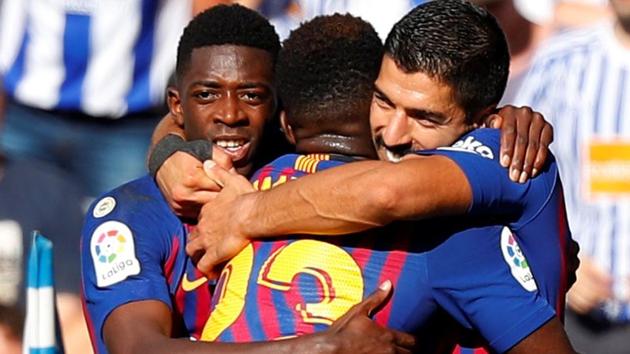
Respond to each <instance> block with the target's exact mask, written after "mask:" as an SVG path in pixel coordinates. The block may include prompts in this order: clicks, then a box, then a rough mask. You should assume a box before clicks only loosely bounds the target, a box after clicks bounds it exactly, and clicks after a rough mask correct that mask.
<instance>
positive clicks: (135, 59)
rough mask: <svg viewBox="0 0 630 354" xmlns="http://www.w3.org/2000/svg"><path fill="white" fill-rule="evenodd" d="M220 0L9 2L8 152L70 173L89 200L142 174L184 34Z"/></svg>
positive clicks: (5, 24) (5, 41)
mask: <svg viewBox="0 0 630 354" xmlns="http://www.w3.org/2000/svg"><path fill="white" fill-rule="evenodd" d="M193 2H194V3H193ZM218 2H226V1H221V0H161V1H160V0H125V1H101V0H65V1H23V0H4V1H3V4H2V12H1V13H0V15H1V16H2V17H1V18H0V74H2V75H3V76H4V90H5V91H6V94H7V96H8V102H7V105H6V114H5V118H4V120H5V122H4V129H3V132H2V137H1V138H0V143H1V144H2V150H3V151H5V153H6V154H7V155H9V156H11V157H26V158H29V159H30V158H35V159H41V160H46V161H49V162H51V163H53V164H55V165H57V166H59V167H61V168H63V169H66V170H67V171H70V173H71V174H72V175H74V176H75V177H77V179H78V180H80V182H82V183H83V184H84V185H85V187H86V191H87V193H88V194H89V195H91V196H95V195H97V194H100V193H101V192H103V191H105V190H109V189H111V188H113V187H114V186H116V185H119V184H121V183H123V182H125V181H127V180H130V179H132V178H134V177H137V176H139V175H141V174H143V173H144V172H145V168H144V166H145V164H144V158H145V156H146V150H147V147H148V145H149V139H150V136H151V132H152V131H153V128H154V126H155V124H156V123H157V121H158V120H159V118H160V117H161V116H162V115H163V114H164V113H165V110H163V109H162V106H163V100H164V95H165V94H164V90H165V86H166V83H167V80H168V77H169V75H170V74H171V72H172V70H173V68H174V65H175V53H176V47H177V40H178V38H179V35H180V33H181V31H182V29H183V27H184V26H185V25H186V23H187V22H188V20H189V19H190V18H191V15H192V11H193V9H194V10H196V11H198V10H200V9H203V8H205V7H207V6H210V5H212V4H215V3H218Z"/></svg>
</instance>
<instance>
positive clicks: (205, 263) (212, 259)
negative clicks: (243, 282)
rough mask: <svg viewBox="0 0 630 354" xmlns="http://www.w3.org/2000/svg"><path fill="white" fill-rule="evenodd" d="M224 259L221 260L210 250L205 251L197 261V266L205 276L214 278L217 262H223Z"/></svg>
mask: <svg viewBox="0 0 630 354" xmlns="http://www.w3.org/2000/svg"><path fill="white" fill-rule="evenodd" d="M222 261H223V260H219V259H217V258H216V256H215V255H214V254H212V253H210V252H205V253H204V254H203V256H201V258H200V259H199V260H198V261H197V263H196V264H195V266H196V267H197V269H199V271H200V272H201V273H203V274H204V275H205V276H207V277H209V278H212V277H214V276H215V271H214V270H215V267H216V265H217V264H219V263H221V262H222Z"/></svg>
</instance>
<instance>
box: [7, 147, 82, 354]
mask: <svg viewBox="0 0 630 354" xmlns="http://www.w3.org/2000/svg"><path fill="white" fill-rule="evenodd" d="M82 223H83V213H82V211H81V206H80V193H79V191H78V189H77V186H76V183H73V182H72V180H71V179H70V178H69V177H68V176H67V174H65V173H63V172H62V171H60V170H58V169H57V168H55V167H53V166H49V165H47V164H45V163H42V162H29V161H21V160H8V159H6V158H4V157H0V305H2V306H4V307H6V308H12V309H14V310H16V311H19V313H20V317H22V316H24V305H25V304H24V302H25V294H24V290H25V287H24V277H25V269H26V261H27V260H26V255H27V254H28V252H29V250H30V247H31V242H32V239H31V232H32V231H33V230H35V229H37V230H40V231H41V232H42V233H44V234H45V235H47V236H48V237H49V238H50V239H51V240H52V241H53V242H54V245H55V259H54V260H55V279H56V289H57V301H58V306H59V313H60V320H61V323H62V328H63V331H64V336H65V342H66V345H67V349H68V353H86V352H89V351H90V345H89V338H88V335H87V328H86V326H85V320H84V318H83V314H82V310H81V302H80V298H79V288H80V264H79V257H78V256H77V255H78V250H79V237H80V234H81V225H82ZM12 316H13V315H12ZM0 352H2V353H4V351H0Z"/></svg>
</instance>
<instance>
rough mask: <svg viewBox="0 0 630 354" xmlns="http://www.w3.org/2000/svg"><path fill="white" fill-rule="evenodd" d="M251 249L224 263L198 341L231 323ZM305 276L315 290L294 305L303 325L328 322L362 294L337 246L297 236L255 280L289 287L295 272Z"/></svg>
mask: <svg viewBox="0 0 630 354" xmlns="http://www.w3.org/2000/svg"><path fill="white" fill-rule="evenodd" d="M253 257H254V254H253V247H252V246H251V245H249V246H247V248H245V249H244V250H243V251H241V253H239V255H238V256H236V257H235V258H234V259H232V261H230V263H228V264H227V265H226V267H225V268H224V270H223V272H222V273H221V277H222V278H224V279H225V280H224V281H225V285H224V286H223V289H222V290H221V294H220V295H219V300H218V302H217V305H216V306H215V309H214V311H213V312H212V314H211V315H210V318H209V319H208V322H207V323H206V325H205V327H204V330H203V334H202V337H201V339H202V340H209V341H211V340H214V339H216V338H217V337H218V336H219V335H220V334H221V333H222V332H223V331H224V330H225V329H226V328H228V327H229V326H230V325H231V324H232V323H234V321H236V320H237V318H238V317H239V315H240V313H241V311H242V310H243V308H244V306H245V297H246V292H247V285H248V284H247V283H248V280H249V278H250V274H251V269H252V268H251V267H252V264H253ZM304 274H306V275H310V276H312V277H313V278H314V279H316V281H317V283H318V285H319V288H320V289H321V300H320V301H319V302H317V303H294V304H289V305H291V306H293V308H294V309H295V311H297V312H298V313H299V314H300V317H301V318H302V320H303V321H304V323H308V324H316V323H317V324H326V325H330V324H331V323H332V322H333V321H335V320H336V319H337V318H339V317H341V316H342V315H343V314H345V313H346V312H347V311H348V310H349V309H350V308H351V307H352V306H353V305H355V304H357V303H359V302H360V301H361V299H362V297H363V277H362V275H361V269H360V268H359V266H358V265H357V264H356V262H355V261H354V259H352V257H351V256H350V255H349V254H348V253H347V252H346V251H344V250H343V249H342V248H340V247H338V246H335V245H332V244H330V243H326V242H321V241H315V240H298V241H295V242H292V243H290V244H288V245H286V246H284V247H282V248H280V249H278V250H277V251H276V252H274V253H273V254H272V255H271V256H270V257H269V258H268V259H267V260H266V261H265V262H264V264H263V266H262V268H261V270H260V272H259V274H258V278H257V283H258V285H260V286H264V287H268V288H271V289H275V290H278V291H283V292H286V291H289V290H290V289H291V288H292V286H294V284H293V282H294V281H295V279H296V277H297V276H298V275H304Z"/></svg>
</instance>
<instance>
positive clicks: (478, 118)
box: [470, 105, 497, 128]
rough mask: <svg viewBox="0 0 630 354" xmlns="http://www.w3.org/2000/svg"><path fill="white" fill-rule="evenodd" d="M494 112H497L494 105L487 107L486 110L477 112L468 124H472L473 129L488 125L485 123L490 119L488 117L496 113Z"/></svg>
mask: <svg viewBox="0 0 630 354" xmlns="http://www.w3.org/2000/svg"><path fill="white" fill-rule="evenodd" d="M496 110H497V106H496V105H490V106H487V107H486V108H484V109H482V110H479V111H478V112H477V113H476V114H475V115H474V116H473V117H472V121H471V122H470V123H471V124H472V126H473V127H474V128H479V127H481V126H483V125H484V124H486V123H488V122H487V120H488V118H489V117H490V115H492V114H494V113H496Z"/></svg>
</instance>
